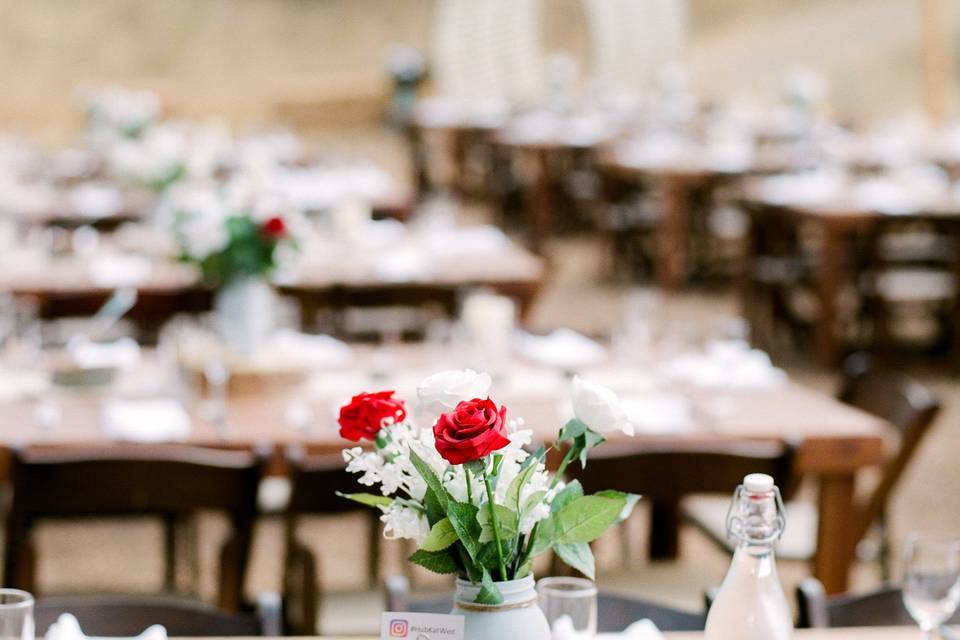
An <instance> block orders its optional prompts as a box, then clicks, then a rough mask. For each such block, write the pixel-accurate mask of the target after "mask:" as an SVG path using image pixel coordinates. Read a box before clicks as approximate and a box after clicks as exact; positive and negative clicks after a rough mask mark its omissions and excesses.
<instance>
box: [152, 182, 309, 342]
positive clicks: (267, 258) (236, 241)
mask: <svg viewBox="0 0 960 640" xmlns="http://www.w3.org/2000/svg"><path fill="white" fill-rule="evenodd" d="M176 195H177V197H176V198H175V199H173V202H172V203H170V204H169V205H168V212H167V213H168V216H169V217H170V218H171V222H172V225H173V230H174V235H175V236H176V238H177V241H178V245H179V247H180V260H181V261H182V262H186V263H190V264H195V265H197V266H198V267H199V268H200V271H201V273H202V276H203V281H204V284H206V285H207V286H209V287H211V288H213V289H214V290H215V291H216V294H215V299H214V311H215V313H216V319H217V324H218V327H217V328H218V330H219V331H220V334H221V337H222V338H223V340H224V342H225V344H226V346H228V347H230V348H232V349H234V350H236V351H238V352H240V353H248V354H249V353H253V352H254V351H256V349H257V347H258V346H260V345H261V344H263V343H264V342H265V341H266V340H267V339H269V338H270V336H271V335H272V333H273V330H274V302H275V300H274V292H273V287H272V286H271V284H270V282H269V277H270V275H271V274H272V273H273V272H274V271H275V270H276V269H277V267H278V265H279V263H280V253H281V250H282V249H284V248H289V249H293V248H295V246H296V243H295V242H294V240H293V237H292V235H291V233H290V230H289V228H288V222H287V219H286V218H285V217H284V216H282V215H256V214H255V213H254V210H253V209H251V208H245V207H233V206H230V204H228V203H227V202H226V201H225V200H224V199H223V198H222V197H221V195H220V194H219V193H218V192H217V191H216V190H213V189H191V190H184V191H182V192H179V193H178V194H176Z"/></svg>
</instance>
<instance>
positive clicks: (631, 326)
mask: <svg viewBox="0 0 960 640" xmlns="http://www.w3.org/2000/svg"><path fill="white" fill-rule="evenodd" d="M621 308H622V311H621V319H620V326H619V327H618V328H617V329H616V330H615V332H614V336H613V346H614V351H615V353H616V357H617V358H619V359H621V360H624V361H627V362H637V361H638V360H643V359H649V358H650V357H651V356H652V353H651V351H652V349H653V346H654V344H655V343H656V341H657V339H658V338H659V337H660V334H661V330H662V317H661V313H660V311H661V309H663V296H662V294H661V293H660V292H659V291H657V290H656V289H652V288H645V287H638V288H635V289H632V290H630V291H629V292H628V293H627V294H626V295H625V296H624V298H623V302H622V305H621Z"/></svg>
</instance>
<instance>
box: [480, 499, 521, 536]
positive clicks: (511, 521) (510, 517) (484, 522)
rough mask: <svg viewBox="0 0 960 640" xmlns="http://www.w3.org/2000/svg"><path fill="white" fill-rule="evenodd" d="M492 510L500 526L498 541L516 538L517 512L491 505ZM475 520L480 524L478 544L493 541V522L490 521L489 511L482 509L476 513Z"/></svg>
mask: <svg viewBox="0 0 960 640" xmlns="http://www.w3.org/2000/svg"><path fill="white" fill-rule="evenodd" d="M493 510H494V511H495V512H496V514H497V522H498V523H499V524H500V539H501V540H503V541H509V540H512V539H513V538H516V537H517V527H518V526H519V524H520V523H519V518H518V517H517V512H516V511H514V510H513V509H508V508H507V507H504V506H502V505H499V504H495V505H493ZM477 520H478V521H479V522H480V542H481V543H484V542H491V541H493V522H491V520H490V509H488V508H486V507H485V508H483V509H480V511H479V512H478V513H477Z"/></svg>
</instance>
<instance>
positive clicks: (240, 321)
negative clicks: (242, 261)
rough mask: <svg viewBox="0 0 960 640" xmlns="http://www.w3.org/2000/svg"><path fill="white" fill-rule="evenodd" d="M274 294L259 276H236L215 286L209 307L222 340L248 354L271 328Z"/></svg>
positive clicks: (270, 332) (269, 333) (265, 337)
mask: <svg viewBox="0 0 960 640" xmlns="http://www.w3.org/2000/svg"><path fill="white" fill-rule="evenodd" d="M275 302H276V300H275V295H274V292H273V287H272V286H270V283H268V282H266V281H265V280H264V279H262V278H255V277H252V276H237V277H235V278H233V279H232V280H230V281H229V282H228V283H227V284H225V285H224V286H223V287H221V288H220V289H218V290H217V293H216V296H215V297H214V302H213V307H214V313H215V314H216V323H217V331H219V333H220V338H221V339H222V340H223V342H224V344H225V345H226V346H227V347H228V348H230V349H232V350H234V351H236V352H239V353H242V354H252V353H253V352H255V351H256V350H257V348H258V347H260V345H262V344H263V343H264V342H266V341H267V340H268V339H269V338H270V336H271V335H273V331H274V320H275V318H274V307H275V304H274V303H275Z"/></svg>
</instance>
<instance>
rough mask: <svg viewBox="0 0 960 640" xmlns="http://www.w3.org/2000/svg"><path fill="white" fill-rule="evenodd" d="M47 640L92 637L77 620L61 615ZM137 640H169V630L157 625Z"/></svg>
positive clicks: (70, 616) (81, 639)
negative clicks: (84, 631)
mask: <svg viewBox="0 0 960 640" xmlns="http://www.w3.org/2000/svg"><path fill="white" fill-rule="evenodd" d="M44 637H45V638H46V640H85V639H86V638H88V637H90V636H87V635H86V634H84V633H83V630H82V629H80V623H79V622H77V618H76V617H75V616H74V615H72V614H69V613H64V614H61V615H60V617H59V618H57V621H56V622H54V623H53V624H52V625H50V628H49V629H47V633H46V634H44ZM135 637H136V639H137V640H167V630H166V629H164V628H163V626H162V625H159V624H155V625H153V626H150V627H147V628H146V629H144V630H143V633H141V634H140V635H138V636H135Z"/></svg>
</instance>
